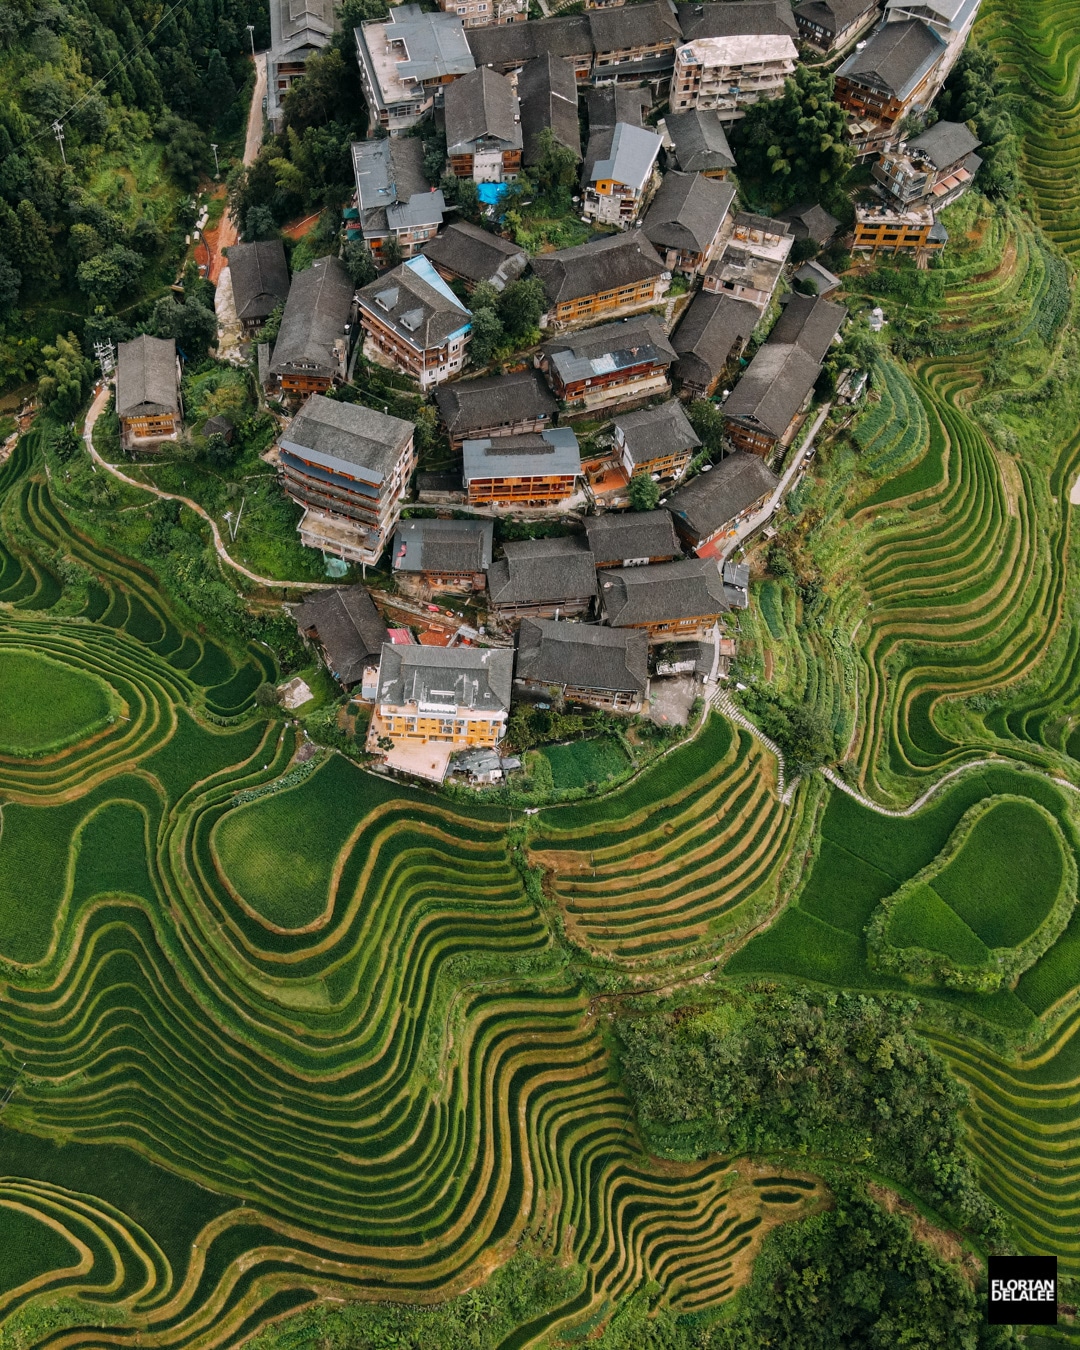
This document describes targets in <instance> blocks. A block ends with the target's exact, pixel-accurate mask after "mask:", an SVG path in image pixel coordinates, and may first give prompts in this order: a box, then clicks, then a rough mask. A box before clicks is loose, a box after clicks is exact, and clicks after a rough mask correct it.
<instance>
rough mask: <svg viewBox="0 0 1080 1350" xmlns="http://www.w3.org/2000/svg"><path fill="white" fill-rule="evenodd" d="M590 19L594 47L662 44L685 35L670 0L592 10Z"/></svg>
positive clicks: (608, 48)
mask: <svg viewBox="0 0 1080 1350" xmlns="http://www.w3.org/2000/svg"><path fill="white" fill-rule="evenodd" d="M585 17H586V18H587V19H588V20H589V29H590V31H591V33H592V40H593V50H594V51H596V52H597V53H600V52H612V51H621V50H623V49H624V48H627V47H660V46H663V45H664V44H665V43H669V42H670V43H671V44H672V46H673V47H674V45H675V43H677V42H681V41H682V34H681V33H680V31H679V25H678V22H677V21H676V18H675V15H674V14H673V13H672V12H671V6H670V5H669V4H668V3H667V0H654V2H653V3H652V4H644V5H625V6H623V7H621V8H617V9H592V10H589V11H588V13H587V14H586V16H585Z"/></svg>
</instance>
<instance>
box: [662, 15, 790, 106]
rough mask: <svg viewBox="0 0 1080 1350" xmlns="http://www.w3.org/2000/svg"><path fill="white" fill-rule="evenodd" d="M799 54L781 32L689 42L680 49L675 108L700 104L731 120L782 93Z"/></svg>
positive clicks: (674, 83) (673, 81)
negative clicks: (756, 104) (754, 105)
mask: <svg viewBox="0 0 1080 1350" xmlns="http://www.w3.org/2000/svg"><path fill="white" fill-rule="evenodd" d="M798 55H799V54H798V51H797V50H796V47H795V43H794V42H792V40H791V38H790V37H788V36H786V35H780V34H775V33H756V34H752V35H747V36H742V35H739V36H734V37H702V38H696V39H694V41H692V42H686V43H685V44H684V45H683V46H681V47H679V48H678V50H677V51H676V53H675V73H674V74H673V75H672V77H671V108H672V111H673V112H677V113H678V112H685V111H686V110H687V109H688V108H700V109H702V111H709V112H716V113H718V114H719V117H720V120H721V121H722V122H725V123H727V124H728V125H730V124H731V123H732V122H735V121H737V120H738V119H739V118H741V117H745V116H746V109H747V108H748V107H750V106H752V105H753V104H755V103H762V102H765V101H767V100H769V99H774V98H779V97H780V95H781V94H782V93H783V92H784V81H785V80H787V79H790V77H791V76H792V75H793V74H794V73H795V66H796V63H797V60H798Z"/></svg>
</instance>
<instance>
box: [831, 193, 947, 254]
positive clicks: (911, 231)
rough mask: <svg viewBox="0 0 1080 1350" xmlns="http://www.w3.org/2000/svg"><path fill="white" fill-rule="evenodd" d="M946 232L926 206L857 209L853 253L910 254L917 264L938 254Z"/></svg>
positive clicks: (883, 206)
mask: <svg viewBox="0 0 1080 1350" xmlns="http://www.w3.org/2000/svg"><path fill="white" fill-rule="evenodd" d="M948 242H949V232H948V230H947V229H946V228H945V226H944V225H943V224H942V223H941V221H939V220H938V219H937V217H936V216H935V214H934V212H933V210H932V209H931V208H930V207H929V206H910V207H907V208H906V209H904V208H900V207H889V206H885V205H881V206H857V207H856V208H855V233H854V242H853V243H852V245H851V251H852V253H862V254H867V255H868V256H869V257H871V258H872V257H875V256H876V255H877V254H879V253H911V254H914V256H915V258H916V260H917V261H919V262H923V261H925V260H926V259H927V258H929V257H931V256H932V255H933V254H934V253H940V252H941V250H942V249H943V248H944V247H945V245H946V244H947V243H948Z"/></svg>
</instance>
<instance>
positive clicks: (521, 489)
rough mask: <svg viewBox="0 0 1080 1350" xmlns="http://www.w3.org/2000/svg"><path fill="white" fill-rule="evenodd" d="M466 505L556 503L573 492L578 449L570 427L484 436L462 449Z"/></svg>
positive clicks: (562, 500)
mask: <svg viewBox="0 0 1080 1350" xmlns="http://www.w3.org/2000/svg"><path fill="white" fill-rule="evenodd" d="M461 456H462V477H463V478H464V480H465V496H466V500H467V501H468V502H469V504H470V505H471V506H516V507H548V506H556V505H558V504H559V503H560V502H564V501H566V500H567V499H568V498H570V497H572V496H573V495H574V491H575V489H576V487H577V482H578V479H579V478H580V477H581V452H580V450H579V449H578V443H577V437H576V436H575V435H574V433H573V432H572V431H571V430H570V428H569V427H548V428H546V429H545V430H544V431H527V432H525V433H524V434H522V435H519V436H496V437H495V438H494V439H492V438H491V437H483V438H482V439H479V440H474V441H466V442H465V443H464V445H463V446H462V447H461Z"/></svg>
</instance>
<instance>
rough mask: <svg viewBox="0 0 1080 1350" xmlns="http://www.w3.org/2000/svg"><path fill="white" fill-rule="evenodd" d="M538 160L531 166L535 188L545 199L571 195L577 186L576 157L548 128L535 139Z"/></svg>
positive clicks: (542, 130)
mask: <svg viewBox="0 0 1080 1350" xmlns="http://www.w3.org/2000/svg"><path fill="white" fill-rule="evenodd" d="M536 143H537V149H538V150H539V151H540V158H539V160H538V161H537V163H536V164H535V165H534V166H533V169H532V174H533V176H534V178H535V179H536V186H537V188H538V189H539V191H540V192H542V193H543V194H544V196H546V197H551V196H556V195H558V194H560V193H567V194H569V193H571V192H572V191H573V189H574V188H575V187H576V186H577V178H578V157H577V155H575V154H574V152H573V150H570V149H568V148H567V147H566V146H565V145H563V143H562V142H561V141H560V140H558V139H557V138H556V136H555V133H554V132H553V131H552V129H551V128H550V127H543V128H542V129H541V131H540V134H539V136H538V137H537V138H536Z"/></svg>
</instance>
